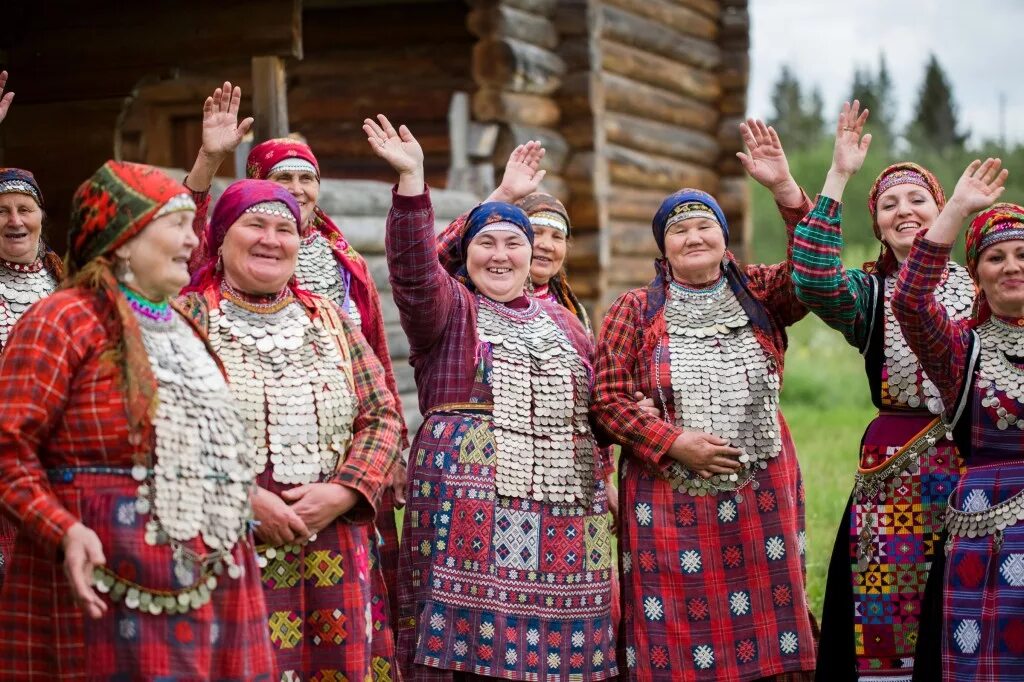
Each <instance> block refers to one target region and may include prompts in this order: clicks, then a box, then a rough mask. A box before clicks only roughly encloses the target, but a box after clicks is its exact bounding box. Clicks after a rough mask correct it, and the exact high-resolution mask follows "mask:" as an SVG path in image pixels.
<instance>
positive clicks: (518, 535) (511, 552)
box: [494, 507, 541, 570]
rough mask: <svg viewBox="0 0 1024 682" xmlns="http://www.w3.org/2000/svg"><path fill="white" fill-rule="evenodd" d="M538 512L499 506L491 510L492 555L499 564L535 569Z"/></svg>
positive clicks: (537, 551)
mask: <svg viewBox="0 0 1024 682" xmlns="http://www.w3.org/2000/svg"><path fill="white" fill-rule="evenodd" d="M540 525H541V524H540V514H537V513H535V512H529V511H520V510H518V509H506V508H502V507H498V508H497V509H495V510H494V559H495V563H497V564H498V565H499V566H503V567H507V568H518V569H524V570H536V569H537V568H538V559H539V556H538V554H539V552H540Z"/></svg>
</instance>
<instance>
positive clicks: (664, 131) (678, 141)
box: [604, 112, 719, 166]
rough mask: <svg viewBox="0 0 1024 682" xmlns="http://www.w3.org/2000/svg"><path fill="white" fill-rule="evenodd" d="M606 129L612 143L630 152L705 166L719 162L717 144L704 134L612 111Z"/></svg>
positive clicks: (607, 117) (713, 139)
mask: <svg viewBox="0 0 1024 682" xmlns="http://www.w3.org/2000/svg"><path fill="white" fill-rule="evenodd" d="M604 130H605V134H606V135H607V136H608V141H609V142H614V143H616V144H620V145H622V146H624V147H629V148H631V149H637V150H640V151H645V152H651V153H652V154H660V155H662V156H667V157H670V158H673V159H680V160H683V161H694V162H696V163H699V164H701V165H704V166H712V165H714V163H715V161H717V160H718V155H719V150H718V142H716V141H715V138H713V137H711V136H710V135H708V134H707V133H704V132H701V131H697V130H690V129H688V128H682V127H678V126H671V125H667V124H665V123H661V122H658V121H650V120H648V119H645V118H639V117H637V116H631V115H630V114H620V113H613V112H608V113H606V114H605V117H604Z"/></svg>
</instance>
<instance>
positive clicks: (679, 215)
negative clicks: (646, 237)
mask: <svg viewBox="0 0 1024 682" xmlns="http://www.w3.org/2000/svg"><path fill="white" fill-rule="evenodd" d="M690 218H707V219H708V220H714V221H715V222H716V223H717V222H718V216H716V215H715V214H714V212H713V211H712V210H711V207H710V206H708V205H707V204H705V203H703V202H700V201H687V202H686V203H684V204H679V205H678V206H676V207H675V208H674V209H672V212H671V213H670V214H669V217H668V220H666V221H665V230H666V231H668V228H670V227H672V226H673V225H675V224H676V223H681V222H683V221H684V220H689V219H690Z"/></svg>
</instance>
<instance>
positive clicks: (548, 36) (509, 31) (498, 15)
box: [466, 5, 558, 50]
mask: <svg viewBox="0 0 1024 682" xmlns="http://www.w3.org/2000/svg"><path fill="white" fill-rule="evenodd" d="M466 28H468V29H469V32H470V33H472V34H473V35H475V36H477V37H478V38H515V39H516V40H522V41H524V42H527V43H530V44H532V45H536V46H538V47H543V48H544V49H546V50H553V49H555V46H557V45H558V32H557V31H555V26H554V24H552V23H551V20H550V19H547V18H546V17H541V16H537V15H536V14H531V13H529V12H524V11H523V10H520V9H516V8H514V7H509V6H508V5H495V6H493V7H477V8H476V9H474V10H472V11H471V12H470V13H469V15H468V16H467V17H466Z"/></svg>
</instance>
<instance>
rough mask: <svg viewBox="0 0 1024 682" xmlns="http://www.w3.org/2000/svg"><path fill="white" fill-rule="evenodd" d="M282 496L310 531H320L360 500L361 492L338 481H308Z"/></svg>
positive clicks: (283, 493)
mask: <svg viewBox="0 0 1024 682" xmlns="http://www.w3.org/2000/svg"><path fill="white" fill-rule="evenodd" d="M281 497H282V498H283V499H284V500H285V501H286V502H288V503H289V504H290V505H291V508H292V511H294V512H295V513H296V514H298V515H299V518H300V519H302V521H303V523H305V524H306V527H307V528H308V529H309V532H310V533H318V532H320V531H322V530H323V529H324V528H326V527H327V526H328V525H330V524H331V523H332V522H333V521H334V520H335V519H336V518H338V517H339V516H341V515H342V514H345V513H347V512H348V511H349V510H350V509H352V507H354V506H356V503H357V502H359V493H357V492H356V491H354V490H352V488H349V487H348V486H344V485H339V484H337V483H307V484H305V485H300V486H297V487H295V488H290V489H288V490H285V491H284V492H282V493H281Z"/></svg>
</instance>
